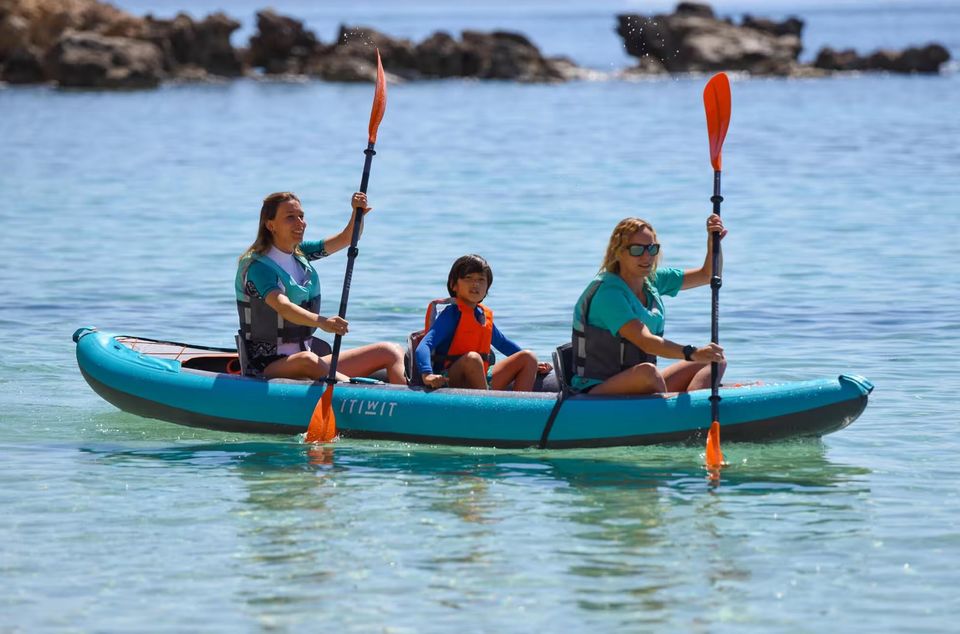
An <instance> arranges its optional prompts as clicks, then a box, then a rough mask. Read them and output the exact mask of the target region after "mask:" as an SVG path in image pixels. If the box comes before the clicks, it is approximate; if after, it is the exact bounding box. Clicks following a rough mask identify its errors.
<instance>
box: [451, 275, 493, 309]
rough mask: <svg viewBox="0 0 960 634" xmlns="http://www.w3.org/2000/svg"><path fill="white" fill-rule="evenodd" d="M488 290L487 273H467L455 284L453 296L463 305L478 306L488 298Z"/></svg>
mask: <svg viewBox="0 0 960 634" xmlns="http://www.w3.org/2000/svg"><path fill="white" fill-rule="evenodd" d="M487 288H488V284H487V276H486V274H485V273H467V275H465V276H464V277H461V278H458V279H457V281H456V282H454V283H453V294H454V297H456V298H457V299H459V300H460V301H462V302H463V303H465V304H469V305H472V306H476V305H477V304H479V303H480V302H482V301H483V298H484V297H486V296H487Z"/></svg>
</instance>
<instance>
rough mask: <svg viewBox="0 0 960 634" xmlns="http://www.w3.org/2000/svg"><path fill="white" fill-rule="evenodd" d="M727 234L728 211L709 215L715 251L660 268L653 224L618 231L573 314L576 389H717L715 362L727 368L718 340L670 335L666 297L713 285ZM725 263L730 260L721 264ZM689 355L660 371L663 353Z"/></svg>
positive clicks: (624, 224) (626, 222) (637, 222)
mask: <svg viewBox="0 0 960 634" xmlns="http://www.w3.org/2000/svg"><path fill="white" fill-rule="evenodd" d="M714 232H720V236H721V238H722V237H723V236H724V235H726V230H725V229H724V228H723V222H722V221H721V220H720V216H719V215H716V214H713V215H711V216H710V217H709V218H707V255H706V257H705V258H704V260H703V266H701V267H700V268H697V269H688V270H682V269H674V268H659V267H658V266H657V265H658V264H659V262H660V244H659V243H658V242H657V232H656V231H655V230H654V228H653V226H651V225H650V223H649V222H647V221H645V220H641V219H640V218H624V219H623V220H621V221H620V222H619V223H618V224H617V226H616V227H615V228H614V229H613V233H612V234H611V236H610V242H609V243H608V244H607V253H606V255H605V256H604V259H603V266H602V267H601V269H600V273H599V274H598V275H597V277H596V278H595V279H594V280H593V281H592V282H590V284H589V285H588V286H587V288H586V290H584V291H583V294H581V295H580V299H579V300H577V305H576V307H575V308H574V312H573V357H574V364H573V365H574V373H573V377H572V381H571V383H572V387H573V389H574V390H577V391H579V392H589V393H590V394H608V395H609V394H653V393H656V392H685V391H690V390H700V389H705V388H709V387H710V364H711V363H714V362H716V363H719V364H720V368H719V369H720V372H721V375H722V373H723V370H724V369H725V368H726V362H725V361H724V358H723V348H721V347H720V346H719V345H717V344H715V343H708V344H706V345H704V346H699V347H697V346H692V345H686V346H685V345H682V344H679V343H674V342H673V341H670V340H668V339H665V338H664V337H663V327H664V308H663V300H662V299H661V298H662V296H663V295H669V296H671V297H673V296H676V294H677V293H678V292H680V291H682V290H686V289H688V288H696V287H698V286H704V285H706V284H709V283H710V278H711V276H712V274H713V271H712V267H711V264H712V256H713V249H712V240H711V239H710V234H712V233H714ZM721 266H722V263H721ZM658 356H659V357H666V358H670V359H682V361H678V362H677V363H675V364H673V365H671V366H670V367H668V368H665V369H664V370H662V371H661V370H658V369H657V366H656V363H657V357H658Z"/></svg>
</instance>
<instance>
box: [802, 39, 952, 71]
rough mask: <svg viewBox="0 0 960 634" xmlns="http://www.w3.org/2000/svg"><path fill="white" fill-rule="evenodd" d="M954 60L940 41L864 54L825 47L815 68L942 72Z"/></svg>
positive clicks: (814, 63) (818, 56)
mask: <svg viewBox="0 0 960 634" xmlns="http://www.w3.org/2000/svg"><path fill="white" fill-rule="evenodd" d="M949 60H950V52H949V51H947V49H946V48H944V47H943V46H941V45H939V44H928V45H927V46H924V47H923V48H917V47H910V48H907V49H905V50H903V51H892V50H879V51H874V52H873V53H870V54H869V55H865V56H860V55H858V54H857V52H856V51H854V50H853V49H846V50H843V51H835V50H833V49H832V48H830V47H824V48H822V49H820V52H819V53H817V58H816V60H814V62H813V66H814V68H820V69H823V70H828V71H886V72H890V73H938V72H940V67H941V66H942V65H943V64H945V63H946V62H947V61H949Z"/></svg>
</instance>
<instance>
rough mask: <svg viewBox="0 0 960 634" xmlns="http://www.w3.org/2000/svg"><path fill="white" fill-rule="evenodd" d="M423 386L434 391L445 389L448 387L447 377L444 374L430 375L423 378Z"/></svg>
mask: <svg viewBox="0 0 960 634" xmlns="http://www.w3.org/2000/svg"><path fill="white" fill-rule="evenodd" d="M423 384H424V385H426V386H427V387H430V388H433V389H437V388H441V387H445V386H446V385H447V377H445V376H443V375H442V374H428V375H427V376H425V377H423Z"/></svg>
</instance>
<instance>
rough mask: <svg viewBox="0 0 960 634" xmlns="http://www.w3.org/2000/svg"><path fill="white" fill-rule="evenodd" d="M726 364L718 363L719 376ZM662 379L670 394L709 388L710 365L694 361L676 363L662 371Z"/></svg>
mask: <svg viewBox="0 0 960 634" xmlns="http://www.w3.org/2000/svg"><path fill="white" fill-rule="evenodd" d="M726 368H727V363H726V361H723V362H721V363H720V376H721V377H722V376H723V371H724V370H726ZM663 379H664V381H665V382H666V384H667V390H668V391H670V392H692V391H693V390H704V389H709V388H710V364H709V363H697V362H696V361H677V362H676V363H674V364H673V365H671V366H670V367H669V368H667V369H665V370H664V371H663Z"/></svg>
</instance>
